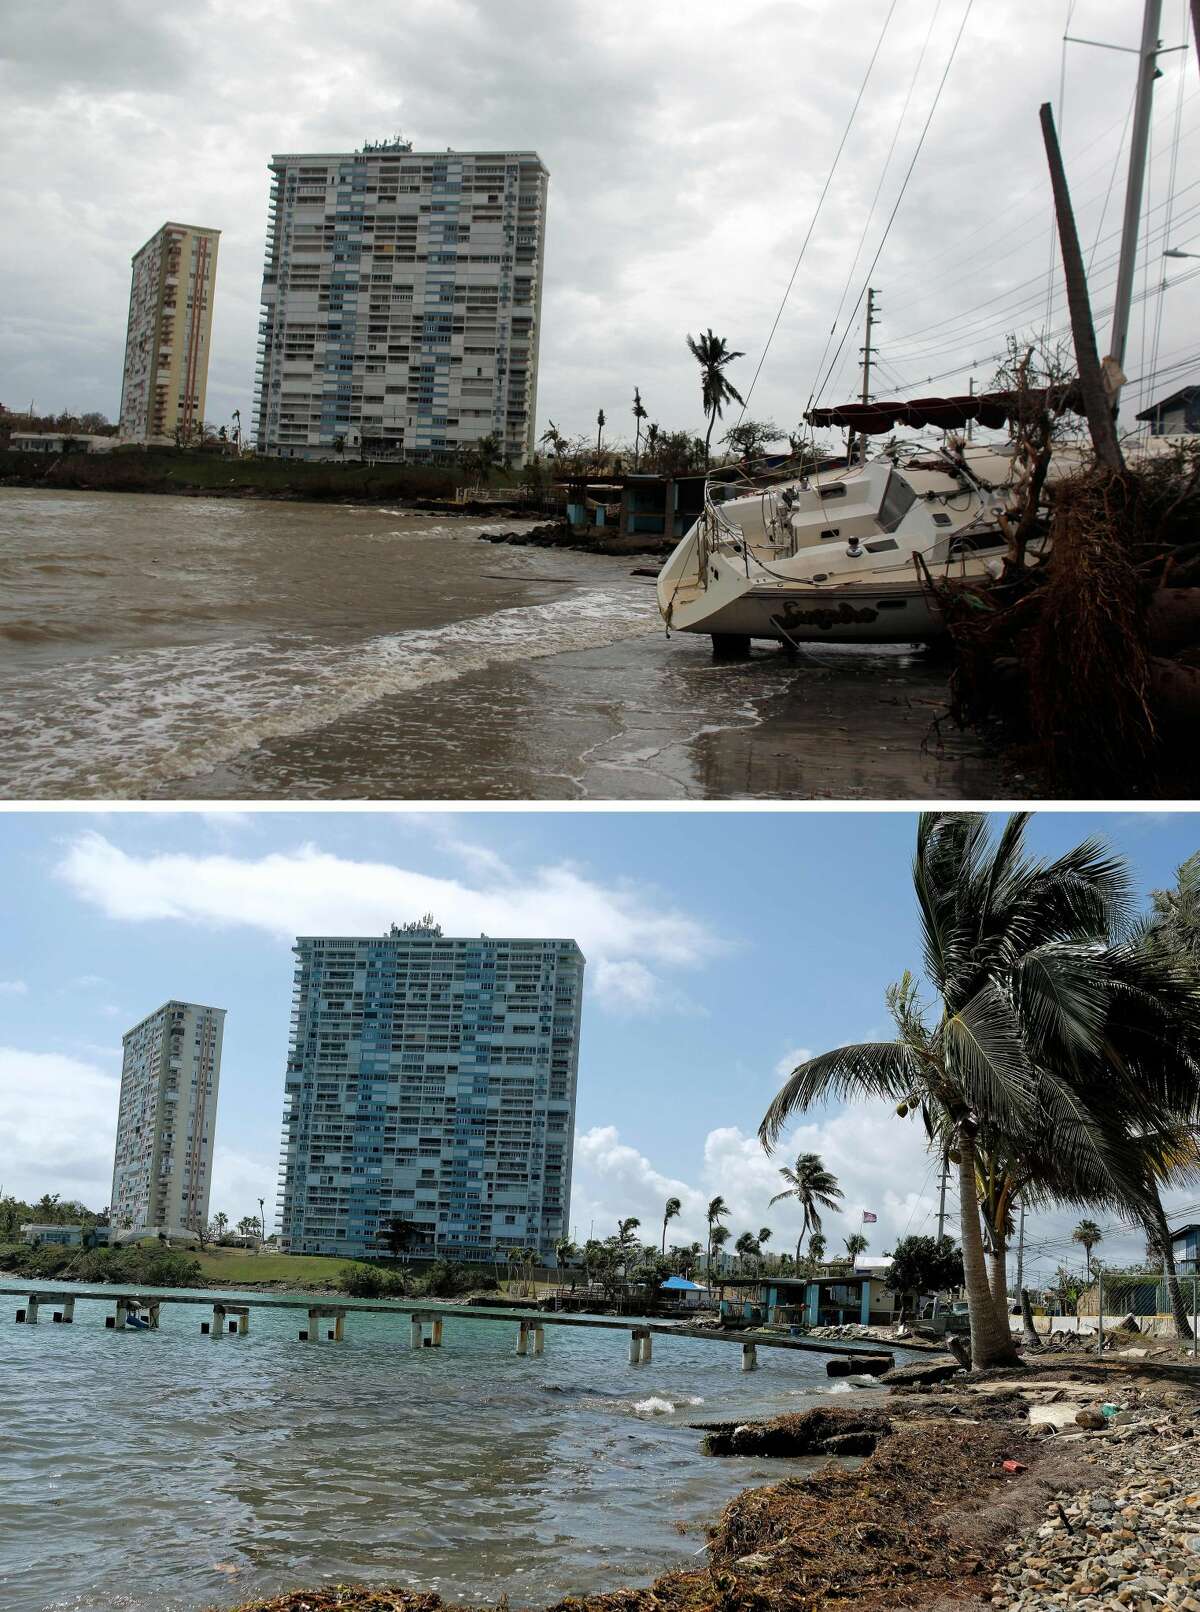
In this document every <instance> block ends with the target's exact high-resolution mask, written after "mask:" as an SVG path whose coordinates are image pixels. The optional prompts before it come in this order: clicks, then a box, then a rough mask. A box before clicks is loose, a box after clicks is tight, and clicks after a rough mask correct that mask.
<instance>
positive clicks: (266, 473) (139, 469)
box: [0, 448, 466, 502]
mask: <svg viewBox="0 0 1200 1612" xmlns="http://www.w3.org/2000/svg"><path fill="white" fill-rule="evenodd" d="M465 479H466V477H465V472H464V471H463V470H461V469H460V468H458V467H457V466H455V465H379V464H374V465H373V464H361V463H358V462H357V461H355V460H343V461H340V462H332V461H325V462H317V461H312V460H305V459H274V458H272V459H253V458H243V459H238V458H232V457H228V456H226V455H223V454H214V453H204V452H195V453H190V452H180V451H179V450H178V449H174V448H163V449H159V450H156V449H147V450H145V451H143V450H141V449H133V450H125V449H116V450H115V451H114V452H112V453H104V454H91V453H71V454H63V455H62V456H61V457H59V458H55V459H51V460H49V462H47V456H46V455H44V454H36V453H14V452H13V451H12V450H11V449H10V450H0V484H7V485H8V486H16V487H62V488H71V489H76V490H79V491H84V492H110V493H207V494H210V495H213V496H218V497H234V498H236V497H268V498H270V497H276V498H299V499H313V500H322V499H334V500H337V501H339V502H341V501H343V500H346V499H369V500H384V501H386V500H388V499H394V498H451V497H453V496H454V492H455V490H456V488H457V487H458V486H459V485H460V484H461V483H462V482H463V481H464V480H465Z"/></svg>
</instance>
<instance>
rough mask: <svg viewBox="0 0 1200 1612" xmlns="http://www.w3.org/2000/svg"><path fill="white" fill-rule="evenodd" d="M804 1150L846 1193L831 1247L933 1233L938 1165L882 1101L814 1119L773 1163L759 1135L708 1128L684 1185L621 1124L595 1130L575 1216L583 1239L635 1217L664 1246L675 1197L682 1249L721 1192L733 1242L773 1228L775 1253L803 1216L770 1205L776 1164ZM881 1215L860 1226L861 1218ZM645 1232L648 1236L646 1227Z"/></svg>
mask: <svg viewBox="0 0 1200 1612" xmlns="http://www.w3.org/2000/svg"><path fill="white" fill-rule="evenodd" d="M797 1153H817V1154H819V1155H820V1157H821V1158H822V1159H823V1160H824V1162H825V1164H826V1166H827V1168H828V1169H830V1170H831V1171H832V1172H833V1174H834V1175H835V1176H836V1177H837V1178H838V1181H839V1183H840V1185H841V1187H842V1191H843V1193H844V1194H845V1197H844V1199H843V1200H842V1208H841V1211H840V1212H838V1213H826V1214H825V1215H824V1216H823V1219H824V1222H825V1226H824V1229H825V1233H826V1236H827V1237H828V1238H829V1243H830V1247H831V1248H834V1247H837V1246H838V1245H840V1243H841V1242H842V1241H843V1239H844V1238H846V1237H847V1236H849V1234H850V1233H851V1232H854V1231H858V1230H860V1229H865V1232H866V1235H867V1236H868V1238H869V1239H870V1244H871V1247H872V1248H873V1249H875V1250H876V1251H882V1250H883V1249H884V1248H887V1247H890V1246H891V1245H892V1243H893V1242H895V1241H896V1239H897V1238H899V1237H902V1236H904V1235H905V1233H906V1232H909V1231H911V1232H928V1231H932V1229H933V1217H934V1216H936V1212H937V1182H936V1165H935V1163H934V1161H933V1160H931V1158H930V1157H929V1155H928V1154H927V1153H926V1151H925V1145H924V1133H923V1132H922V1131H921V1130H920V1129H919V1127H918V1126H916V1125H913V1124H911V1123H905V1122H903V1121H901V1120H900V1119H899V1118H898V1117H897V1115H896V1113H895V1111H894V1109H893V1108H892V1107H890V1106H889V1105H888V1104H884V1103H864V1104H860V1105H858V1106H856V1107H853V1108H846V1109H842V1110H840V1111H838V1112H836V1113H828V1114H824V1115H819V1116H815V1117H814V1118H813V1119H812V1120H811V1121H810V1122H809V1123H806V1124H804V1125H801V1126H798V1127H796V1128H795V1129H794V1130H793V1132H792V1134H791V1135H790V1136H789V1137H788V1139H787V1143H786V1148H785V1149H781V1150H780V1151H779V1152H778V1155H777V1156H772V1157H770V1158H768V1157H767V1155H766V1154H765V1153H764V1152H763V1150H762V1147H761V1145H760V1143H759V1141H758V1138H757V1136H754V1135H748V1134H747V1133H746V1132H744V1131H742V1130H741V1129H740V1128H739V1127H738V1126H735V1125H726V1126H719V1127H717V1128H715V1129H714V1130H711V1131H709V1133H708V1135H707V1136H706V1138H705V1141H704V1146H703V1150H702V1152H701V1154H700V1156H699V1157H698V1158H697V1159H696V1160H695V1161H694V1165H693V1168H691V1169H689V1170H688V1171H687V1172H686V1179H682V1178H679V1177H673V1176H669V1175H667V1174H665V1173H664V1172H663V1171H661V1170H659V1169H658V1168H657V1167H656V1166H655V1165H654V1164H653V1163H652V1161H651V1160H650V1159H649V1158H648V1157H647V1156H646V1155H645V1154H644V1153H642V1152H641V1151H640V1150H639V1149H638V1148H637V1147H636V1146H634V1145H632V1144H630V1143H629V1142H626V1141H623V1140H622V1138H621V1136H620V1133H619V1132H618V1130H617V1128H616V1126H613V1125H604V1126H596V1127H593V1128H592V1129H591V1130H589V1131H586V1132H584V1133H582V1134H581V1135H580V1136H579V1137H578V1138H577V1140H576V1145H575V1169H574V1178H573V1187H572V1209H571V1219H572V1223H573V1225H574V1228H575V1231H576V1232H577V1234H578V1235H579V1236H581V1237H585V1236H586V1235H587V1232H588V1224H589V1223H591V1222H592V1221H594V1222H595V1224H596V1227H597V1235H600V1236H608V1235H609V1234H610V1233H611V1232H612V1230H613V1229H614V1227H615V1225H616V1222H617V1220H618V1219H620V1218H623V1217H624V1216H627V1215H631V1214H632V1215H637V1216H638V1218H639V1219H640V1220H641V1221H642V1226H643V1228H644V1229H643V1236H644V1238H645V1240H646V1241H658V1235H657V1234H656V1230H655V1228H659V1231H661V1222H662V1206H663V1203H664V1201H665V1200H666V1198H667V1197H669V1196H675V1197H678V1198H680V1199H681V1200H682V1202H683V1211H682V1213H681V1214H680V1216H679V1219H678V1220H676V1221H673V1222H672V1225H671V1228H670V1230H669V1232H668V1239H669V1241H671V1242H675V1243H690V1242H693V1241H695V1242H703V1241H704V1240H705V1209H706V1207H707V1204H708V1201H709V1199H710V1198H711V1197H713V1196H715V1195H716V1194H717V1193H720V1194H721V1195H722V1196H723V1197H724V1198H725V1199H726V1200H727V1202H728V1203H729V1206H730V1218H729V1221H728V1224H729V1226H730V1227H731V1229H732V1230H733V1232H734V1236H735V1237H736V1236H737V1235H738V1233H740V1232H743V1231H754V1232H757V1231H758V1229H759V1228H760V1227H761V1226H770V1227H771V1229H772V1232H773V1243H772V1246H773V1247H775V1248H778V1249H780V1250H790V1249H793V1248H794V1246H795V1241H796V1237H797V1235H798V1233H799V1230H800V1224H801V1215H800V1212H799V1211H798V1210H796V1209H795V1208H794V1207H793V1206H792V1205H791V1204H790V1203H788V1202H786V1201H785V1202H783V1203H779V1204H776V1205H775V1206H774V1207H771V1204H770V1200H771V1198H772V1197H773V1196H774V1195H775V1193H776V1192H778V1191H780V1190H781V1188H782V1187H783V1186H784V1182H783V1181H782V1180H781V1179H780V1176H779V1166H780V1165H781V1164H786V1163H787V1162H788V1160H789V1159H791V1158H794V1157H795V1155H796V1154H797ZM864 1209H869V1210H871V1211H873V1212H874V1213H875V1214H877V1215H878V1216H879V1220H878V1223H877V1224H876V1225H874V1226H868V1227H866V1228H862V1212H863V1210H864ZM647 1228H648V1229H647Z"/></svg>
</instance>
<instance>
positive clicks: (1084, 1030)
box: [760, 812, 1200, 1369]
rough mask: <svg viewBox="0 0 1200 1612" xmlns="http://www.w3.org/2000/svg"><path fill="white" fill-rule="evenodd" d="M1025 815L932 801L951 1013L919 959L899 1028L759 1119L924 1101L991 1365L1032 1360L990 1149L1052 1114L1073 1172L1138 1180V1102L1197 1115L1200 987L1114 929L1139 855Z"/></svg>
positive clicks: (906, 980) (782, 1098)
mask: <svg viewBox="0 0 1200 1612" xmlns="http://www.w3.org/2000/svg"><path fill="white" fill-rule="evenodd" d="M1026 822H1027V814H1024V813H1018V814H1016V815H1014V816H1013V817H1012V818H1010V819H1009V822H1008V823H1007V825H1006V826H1005V828H1004V830H1003V832H1002V833H1001V835H1000V837H999V841H998V843H993V841H992V838H991V836H990V833H989V830H988V827H987V823H986V820H985V819H984V818H983V816H982V815H981V814H978V813H944V812H934V813H924V814H923V815H922V817H921V819H920V823H919V827H918V830H917V847H916V856H915V860H914V864H913V882H914V887H915V892H916V896H917V903H918V908H919V914H920V920H921V928H922V934H923V940H924V952H925V971H926V974H927V976H928V978H929V979H930V981H931V982H932V984H933V986H934V988H935V990H936V991H937V993H938V997H939V1002H938V1011H937V1015H936V1018H935V1019H934V1021H933V1022H930V1020H929V1018H928V1017H927V1010H926V1008H925V1007H924V1005H923V1004H922V1002H921V1001H920V998H919V996H918V994H917V987H916V984H915V982H914V980H913V978H912V976H911V975H910V974H909V973H907V972H906V973H905V974H904V976H903V978H902V979H901V981H900V982H899V983H898V984H897V985H893V986H892V987H891V988H890V989H889V991H888V995H887V999H888V1006H889V1008H890V1010H891V1013H892V1017H893V1019H894V1021H895V1024H896V1029H897V1038H896V1039H895V1040H893V1041H888V1042H873V1043H868V1044H865V1045H860V1046H849V1047H840V1048H837V1049H835V1050H834V1051H832V1052H827V1053H823V1054H821V1055H820V1056H819V1057H817V1058H812V1059H810V1060H809V1061H808V1062H807V1063H805V1064H802V1065H801V1066H800V1067H799V1068H798V1069H796V1070H794V1071H793V1073H792V1075H791V1076H790V1077H789V1079H788V1080H787V1081H786V1082H785V1084H784V1086H783V1088H782V1089H781V1091H780V1092H779V1094H778V1096H777V1097H776V1098H775V1101H774V1102H773V1103H772V1104H771V1106H770V1108H769V1109H768V1111H767V1113H766V1115H765V1116H764V1119H763V1122H762V1126H761V1127H760V1135H761V1137H762V1140H763V1142H764V1145H766V1146H767V1147H768V1148H769V1147H770V1146H771V1145H772V1144H773V1143H774V1142H775V1141H776V1139H777V1138H778V1136H779V1134H780V1131H781V1130H782V1128H783V1126H784V1125H785V1124H786V1123H787V1121H788V1120H789V1118H790V1117H791V1116H792V1115H793V1114H794V1113H797V1112H801V1111H803V1110H804V1109H806V1108H808V1107H809V1106H810V1105H811V1104H813V1103H814V1102H818V1101H823V1100H824V1099H826V1098H828V1097H830V1096H834V1095H836V1096H838V1097H841V1098H845V1097H847V1096H849V1095H858V1096H862V1097H887V1098H890V1099H891V1100H892V1101H893V1102H895V1103H896V1105H897V1112H898V1113H899V1114H900V1115H901V1116H902V1117H903V1116H904V1115H906V1114H907V1113H909V1111H910V1110H911V1111H915V1112H919V1113H920V1115H921V1117H922V1120H923V1121H924V1124H925V1126H926V1130H927V1134H928V1135H929V1136H930V1139H931V1141H932V1142H933V1143H934V1144H935V1145H936V1146H937V1148H938V1150H939V1151H942V1150H945V1152H946V1153H947V1154H948V1156H949V1157H950V1158H952V1159H953V1160H954V1162H955V1163H956V1165H957V1167H958V1175H959V1207H960V1222H961V1226H960V1233H961V1238H960V1240H961V1245H962V1255H963V1272H964V1279H965V1280H964V1285H965V1289H966V1294H967V1302H968V1308H969V1312H970V1323H971V1351H972V1362H973V1365H974V1366H975V1368H976V1369H983V1368H984V1367H987V1366H992V1365H1002V1364H1003V1365H1007V1364H1012V1363H1014V1362H1015V1359H1016V1355H1015V1350H1014V1346H1013V1342H1012V1338H1011V1334H1010V1332H1009V1328H1008V1325H1007V1317H1003V1318H1002V1317H1001V1316H1000V1315H999V1313H998V1309H997V1306H996V1304H995V1302H994V1300H993V1297H992V1291H991V1288H990V1286H989V1283H988V1275H987V1270H986V1265H985V1259H984V1248H983V1238H982V1232H981V1227H980V1197H979V1186H978V1177H979V1170H980V1159H981V1150H983V1151H986V1149H987V1148H988V1147H989V1146H998V1145H1003V1146H1006V1147H1008V1148H1009V1149H1010V1150H1011V1152H1012V1153H1013V1154H1014V1155H1016V1156H1018V1157H1020V1156H1021V1155H1022V1153H1023V1151H1024V1150H1025V1148H1026V1146H1027V1143H1028V1140H1029V1138H1031V1137H1039V1136H1040V1135H1041V1134H1042V1133H1043V1129H1044V1126H1045V1124H1046V1122H1047V1120H1049V1121H1050V1122H1051V1123H1052V1124H1053V1127H1054V1146H1055V1151H1056V1155H1057V1159H1058V1161H1059V1168H1060V1172H1061V1173H1062V1175H1063V1176H1064V1177H1068V1178H1070V1177H1074V1178H1081V1177H1082V1176H1084V1175H1085V1174H1087V1173H1088V1172H1089V1171H1090V1172H1092V1173H1093V1174H1095V1175H1101V1176H1103V1177H1104V1178H1105V1179H1107V1180H1108V1181H1110V1182H1111V1183H1112V1190H1113V1191H1114V1192H1117V1191H1120V1192H1129V1193H1131V1194H1132V1193H1133V1191H1134V1188H1133V1186H1132V1185H1131V1172H1130V1166H1129V1163H1128V1159H1127V1158H1123V1157H1122V1154H1121V1151H1120V1149H1119V1148H1117V1147H1116V1146H1115V1145H1114V1143H1115V1140H1116V1139H1117V1138H1118V1136H1119V1134H1120V1133H1121V1132H1122V1131H1123V1133H1124V1135H1125V1136H1126V1137H1128V1135H1129V1116H1130V1114H1131V1113H1133V1112H1135V1111H1137V1112H1140V1113H1141V1114H1142V1115H1144V1116H1147V1117H1149V1118H1152V1119H1155V1120H1159V1119H1161V1117H1162V1116H1163V1114H1164V1113H1175V1114H1184V1113H1185V1112H1186V1114H1187V1116H1188V1117H1193V1116H1194V1113H1195V1110H1196V1106H1197V1101H1198V1096H1197V1092H1198V1082H1197V1071H1198V1068H1200V1061H1198V1056H1197V1049H1198V1047H1200V1011H1198V1009H1200V993H1198V992H1197V991H1196V989H1195V987H1194V986H1191V985H1189V984H1188V982H1187V980H1186V976H1185V975H1184V974H1183V972H1182V971H1181V970H1179V969H1174V970H1172V968H1170V967H1167V966H1165V965H1162V964H1161V963H1160V961H1159V960H1156V959H1154V958H1152V957H1151V956H1150V955H1149V953H1148V951H1147V949H1146V948H1145V947H1139V946H1137V945H1136V944H1132V943H1128V942H1124V941H1119V940H1118V941H1113V940H1112V939H1111V938H1110V937H1111V936H1112V934H1113V933H1114V932H1116V931H1117V929H1118V928H1119V926H1120V925H1122V924H1123V923H1124V922H1125V920H1126V915H1127V912H1128V905H1129V902H1128V893H1127V891H1128V885H1127V878H1126V873H1125V869H1124V866H1123V864H1121V863H1120V862H1119V861H1118V860H1117V859H1115V858H1113V857H1112V856H1111V855H1110V854H1109V853H1108V852H1107V851H1106V850H1105V848H1104V847H1103V845H1102V844H1100V843H1099V842H1098V841H1096V840H1092V839H1089V840H1085V841H1084V842H1083V843H1082V844H1081V845H1078V846H1076V847H1075V848H1074V849H1073V850H1071V851H1068V852H1067V853H1065V855H1063V856H1061V857H1059V858H1057V859H1056V860H1055V861H1053V862H1049V863H1046V862H1042V861H1038V860H1035V859H1033V858H1031V857H1030V856H1028V855H1027V853H1026V851H1025V848H1024V831H1025V825H1026ZM1097 1071H1100V1072H1101V1073H1102V1076H1103V1078H1102V1079H1100V1078H1098V1077H1097ZM1106 1094H1107V1095H1106ZM1105 1102H1107V1103H1108V1108H1107V1109H1106V1108H1105V1107H1104V1104H1105ZM1143 1191H1144V1188H1143Z"/></svg>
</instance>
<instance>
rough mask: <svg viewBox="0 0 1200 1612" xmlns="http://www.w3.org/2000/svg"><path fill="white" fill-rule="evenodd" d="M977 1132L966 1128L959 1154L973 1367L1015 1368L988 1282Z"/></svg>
mask: <svg viewBox="0 0 1200 1612" xmlns="http://www.w3.org/2000/svg"><path fill="white" fill-rule="evenodd" d="M977 1168H978V1166H977V1163H976V1157H975V1132H974V1129H973V1128H964V1130H963V1132H962V1134H961V1137H960V1141H959V1150H958V1207H959V1235H960V1238H961V1241H962V1262H963V1286H964V1288H965V1289H966V1294H967V1307H968V1310H969V1311H970V1321H971V1366H972V1369H973V1370H975V1371H980V1370H982V1369H983V1368H984V1367H986V1366H1015V1365H1017V1364H1018V1363H1019V1362H1018V1356H1017V1350H1016V1346H1015V1344H1014V1343H1013V1340H1012V1333H1011V1332H1010V1331H1009V1328H1008V1326H1007V1317H1006V1318H1005V1321H1006V1324H1005V1325H1004V1326H1001V1324H1000V1317H999V1316H998V1315H997V1314H996V1304H995V1300H994V1298H993V1295H992V1288H991V1284H990V1283H989V1282H988V1273H987V1265H986V1262H985V1259H984V1252H983V1230H982V1228H981V1226H980V1224H979V1197H978V1191H979V1189H978V1185H977V1181H976V1172H977Z"/></svg>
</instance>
